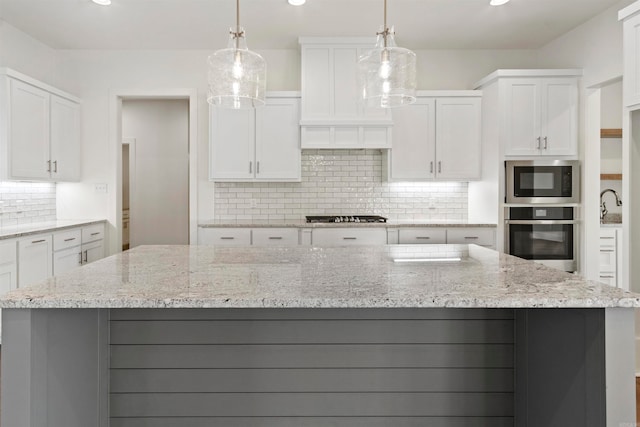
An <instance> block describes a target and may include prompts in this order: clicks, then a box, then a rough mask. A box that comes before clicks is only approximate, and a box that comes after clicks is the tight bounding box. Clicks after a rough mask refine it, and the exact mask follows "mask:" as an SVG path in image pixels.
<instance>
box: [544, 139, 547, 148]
mask: <svg viewBox="0 0 640 427" xmlns="http://www.w3.org/2000/svg"><path fill="white" fill-rule="evenodd" d="M544 149H545V150H546V149H547V137H546V136H545V137H544Z"/></svg>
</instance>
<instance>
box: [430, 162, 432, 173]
mask: <svg viewBox="0 0 640 427" xmlns="http://www.w3.org/2000/svg"><path fill="white" fill-rule="evenodd" d="M429 173H433V162H430V163H429Z"/></svg>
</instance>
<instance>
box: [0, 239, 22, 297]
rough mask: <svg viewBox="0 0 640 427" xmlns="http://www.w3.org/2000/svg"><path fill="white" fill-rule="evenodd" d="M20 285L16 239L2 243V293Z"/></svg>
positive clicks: (0, 266)
mask: <svg viewBox="0 0 640 427" xmlns="http://www.w3.org/2000/svg"><path fill="white" fill-rule="evenodd" d="M17 287H18V259H17V253H16V241H15V240H10V241H8V242H3V243H0V294H3V293H5V292H8V291H10V290H12V289H15V288H17Z"/></svg>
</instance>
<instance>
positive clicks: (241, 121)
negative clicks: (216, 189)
mask: <svg viewBox="0 0 640 427" xmlns="http://www.w3.org/2000/svg"><path fill="white" fill-rule="evenodd" d="M299 111H300V98H299V97H298V96H295V95H292V94H286V93H282V94H271V95H268V96H267V103H266V105H264V106H262V107H258V108H256V109H250V110H232V109H223V108H215V107H214V108H210V120H211V121H210V130H209V132H210V150H209V152H210V156H211V157H210V162H209V178H210V179H211V180H213V181H300V179H301V173H302V171H301V166H300V157H301V150H300V127H299V121H300V113H299Z"/></svg>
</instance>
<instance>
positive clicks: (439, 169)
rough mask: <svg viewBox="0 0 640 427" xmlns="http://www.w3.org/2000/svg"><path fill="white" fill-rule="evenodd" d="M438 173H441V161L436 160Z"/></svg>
mask: <svg viewBox="0 0 640 427" xmlns="http://www.w3.org/2000/svg"><path fill="white" fill-rule="evenodd" d="M438 173H442V162H440V161H439V162H438Z"/></svg>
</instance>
